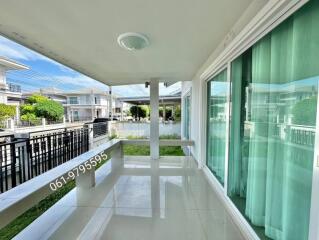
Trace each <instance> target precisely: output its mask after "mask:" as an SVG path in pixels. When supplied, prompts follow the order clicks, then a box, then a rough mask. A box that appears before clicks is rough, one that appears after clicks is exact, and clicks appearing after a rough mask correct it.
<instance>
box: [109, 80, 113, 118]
mask: <svg viewBox="0 0 319 240" xmlns="http://www.w3.org/2000/svg"><path fill="white" fill-rule="evenodd" d="M112 105H113V99H112V87H111V86H110V87H109V117H110V118H111V120H112V121H113V106H112Z"/></svg>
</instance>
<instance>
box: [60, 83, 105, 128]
mask: <svg viewBox="0 0 319 240" xmlns="http://www.w3.org/2000/svg"><path fill="white" fill-rule="evenodd" d="M64 95H65V96H66V97H67V102H66V104H64V107H65V109H66V119H67V120H68V121H70V122H74V121H91V120H93V119H94V118H104V117H105V118H106V117H109V115H110V113H109V112H110V111H109V109H110V108H109V105H110V103H109V102H110V100H109V98H110V95H109V94H108V93H107V92H106V91H101V90H98V89H88V88H86V89H82V90H78V91H72V92H64Z"/></svg>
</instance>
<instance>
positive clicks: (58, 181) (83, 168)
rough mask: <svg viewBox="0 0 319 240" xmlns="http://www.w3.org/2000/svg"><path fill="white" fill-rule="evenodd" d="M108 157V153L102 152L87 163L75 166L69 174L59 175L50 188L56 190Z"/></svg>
mask: <svg viewBox="0 0 319 240" xmlns="http://www.w3.org/2000/svg"><path fill="white" fill-rule="evenodd" d="M106 159H107V155H106V154H105V153H100V154H98V155H96V156H94V157H93V158H91V159H89V160H87V161H86V162H85V163H83V164H81V165H79V166H77V167H76V168H73V169H72V170H71V171H69V172H68V173H67V174H65V175H63V176H61V177H58V178H57V179H55V180H54V181H52V182H51V183H50V188H51V190H52V191H56V190H58V189H59V188H61V187H62V186H63V185H64V184H66V183H67V182H68V181H70V180H74V179H75V178H76V177H78V176H79V175H80V174H84V173H85V172H86V171H90V170H92V169H94V168H95V167H96V166H97V165H98V164H99V163H101V161H104V160H106Z"/></svg>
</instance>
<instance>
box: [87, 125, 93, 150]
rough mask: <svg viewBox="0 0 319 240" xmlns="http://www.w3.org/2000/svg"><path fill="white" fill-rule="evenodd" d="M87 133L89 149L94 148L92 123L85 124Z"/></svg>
mask: <svg viewBox="0 0 319 240" xmlns="http://www.w3.org/2000/svg"><path fill="white" fill-rule="evenodd" d="M87 128H88V133H89V149H90V150H91V149H93V148H94V135H93V123H88V124H87Z"/></svg>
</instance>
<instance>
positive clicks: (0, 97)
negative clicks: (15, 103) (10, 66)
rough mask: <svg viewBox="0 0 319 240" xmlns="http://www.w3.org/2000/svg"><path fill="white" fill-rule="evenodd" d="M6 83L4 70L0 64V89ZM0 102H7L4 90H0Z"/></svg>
mask: <svg viewBox="0 0 319 240" xmlns="http://www.w3.org/2000/svg"><path fill="white" fill-rule="evenodd" d="M5 85H6V71H5V69H4V68H2V67H1V66H0V89H2V88H3V87H5ZM0 103H5V104H6V103H7V95H6V94H5V90H0Z"/></svg>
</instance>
